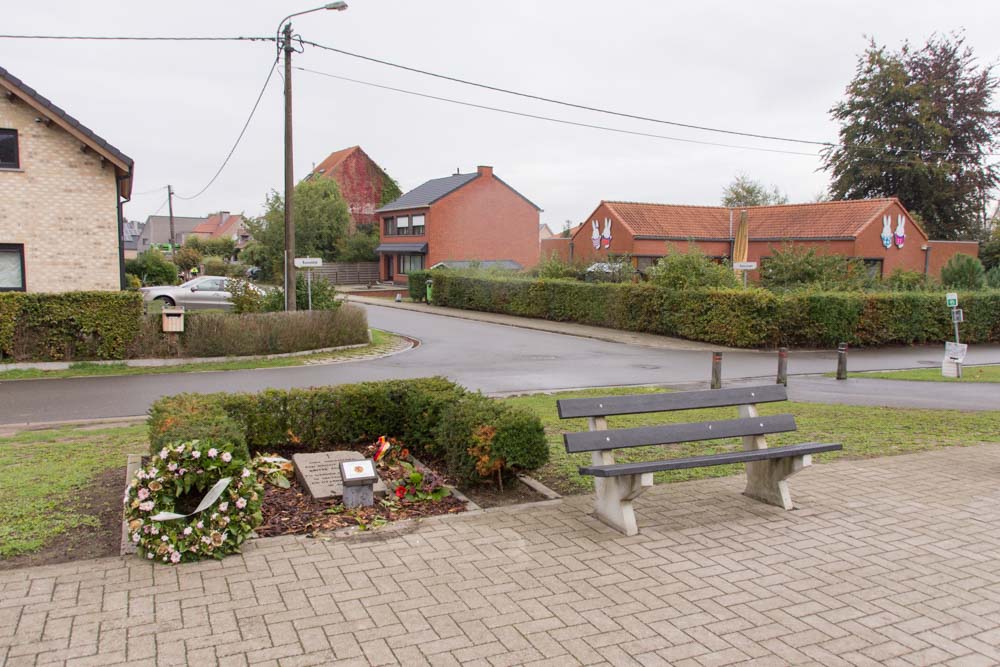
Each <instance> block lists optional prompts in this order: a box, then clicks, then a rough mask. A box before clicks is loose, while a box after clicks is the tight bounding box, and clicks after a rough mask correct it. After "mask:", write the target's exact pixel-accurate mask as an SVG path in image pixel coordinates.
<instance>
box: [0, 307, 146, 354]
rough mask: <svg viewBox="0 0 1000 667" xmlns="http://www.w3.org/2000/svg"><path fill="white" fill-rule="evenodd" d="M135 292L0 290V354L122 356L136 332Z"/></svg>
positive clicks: (138, 311) (137, 325) (137, 324)
mask: <svg viewBox="0 0 1000 667" xmlns="http://www.w3.org/2000/svg"><path fill="white" fill-rule="evenodd" d="M141 317H142V296H141V295H140V294H138V293H136V292H66V293H64V294H40V293H39V294H35V293H24V292H3V293H0V356H3V357H13V358H14V359H31V360H38V361H43V360H62V359H123V358H124V357H125V351H126V349H127V348H128V346H129V344H130V343H131V342H132V341H133V340H135V338H136V336H137V335H138V333H139V323H140V318H141Z"/></svg>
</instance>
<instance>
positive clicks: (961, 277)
mask: <svg viewBox="0 0 1000 667" xmlns="http://www.w3.org/2000/svg"><path fill="white" fill-rule="evenodd" d="M941 283H942V284H943V285H944V286H945V287H948V288H951V289H968V290H977V289H982V288H983V287H984V286H985V285H986V271H985V270H984V269H983V263H982V262H980V261H979V260H978V259H976V258H975V257H973V256H971V255H965V254H962V253H958V254H955V255H952V256H951V259H949V260H948V262H947V263H946V264H945V265H944V266H943V267H941Z"/></svg>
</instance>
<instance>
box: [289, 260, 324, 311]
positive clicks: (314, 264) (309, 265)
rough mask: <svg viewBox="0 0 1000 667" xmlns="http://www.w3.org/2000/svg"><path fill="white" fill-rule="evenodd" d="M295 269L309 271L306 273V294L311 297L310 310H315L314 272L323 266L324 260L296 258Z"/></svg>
mask: <svg viewBox="0 0 1000 667" xmlns="http://www.w3.org/2000/svg"><path fill="white" fill-rule="evenodd" d="M294 264H295V268H297V269H308V271H306V293H307V294H308V295H309V310H312V309H313V283H312V276H313V272H312V270H313V269H315V268H318V267H320V266H323V260H322V258H320V257H296V258H295V261H294Z"/></svg>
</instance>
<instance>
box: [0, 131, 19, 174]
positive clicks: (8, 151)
mask: <svg viewBox="0 0 1000 667" xmlns="http://www.w3.org/2000/svg"><path fill="white" fill-rule="evenodd" d="M20 168H21V161H20V160H19V159H18V156H17V130H3V129H0V169H20Z"/></svg>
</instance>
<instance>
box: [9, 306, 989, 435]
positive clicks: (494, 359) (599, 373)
mask: <svg viewBox="0 0 1000 667" xmlns="http://www.w3.org/2000/svg"><path fill="white" fill-rule="evenodd" d="M366 310H367V311H368V317H369V322H370V324H371V326H373V327H376V328H379V329H386V330H389V331H395V332H398V333H402V334H407V335H409V336H413V337H415V338H417V339H419V340H420V341H421V345H420V346H419V347H417V348H416V349H414V350H412V351H409V352H405V353H403V354H398V355H395V356H391V357H386V358H383V359H376V360H371V361H358V362H350V363H340V364H330V365H326V366H299V367H290V368H269V369H258V370H248V371H226V372H206V373H176V374H163V375H145V376H144V375H133V376H119V377H93V378H68V379H61V380H20V381H9V382H0V424H22V423H38V422H48V421H68V420H77V419H94V418H113V417H128V416H135V415H142V414H144V413H145V412H146V410H147V409H148V408H149V406H150V404H151V403H152V402H153V401H155V400H156V399H157V398H159V397H161V396H165V395H170V394H176V393H180V392H201V393H206V392H215V391H260V390H263V389H268V388H277V389H286V388H291V387H309V386H318V385H330V384H341V383H348V382H359V381H363V380H381V379H391V378H411V377H423V376H428V375H444V376H447V377H449V378H451V379H453V380H455V381H457V382H459V383H461V384H463V385H465V386H467V387H470V388H473V389H479V390H481V391H483V392H487V393H517V392H526V391H539V390H558V389H572V388H579V387H595V386H610V385H639V384H666V385H683V384H686V383H692V382H706V381H707V380H708V378H709V375H710V366H711V355H710V353H708V352H697V351H676V350H661V349H651V348H646V347H638V346H631V345H624V344H621V343H612V342H605V341H598V340H593V339H589V338H580V337H575V336H566V335H561V334H555V333H548V332H541V331H533V330H528V329H521V328H516V327H510V326H503V325H497V324H489V323H484V322H477V321H472V320H465V319H456V318H451V317H442V316H438V315H430V314H425V313H418V312H411V311H405V310H399V309H395V308H391V307H379V306H368V307H366ZM941 353H942V351H941V348H940V346H934V347H923V348H921V347H917V348H902V349H891V350H871V351H868V350H863V351H856V352H852V353H851V357H850V369H851V370H852V371H856V370H877V369H891V368H913V367H920V366H938V365H940V358H941ZM968 362H969V363H993V362H1000V346H980V347H977V348H973V350H972V351H971V352H970V356H969V359H968ZM776 365H777V355H776V354H775V353H764V352H752V351H751V352H742V351H741V352H726V353H725V354H724V357H723V378H724V379H725V380H726V381H729V382H734V381H739V380H740V379H741V378H750V377H760V376H771V377H773V374H774V372H775V369H776ZM835 366H836V352H834V351H829V352H826V351H821V352H793V353H791V354H790V356H789V373H790V374H810V373H811V374H815V373H824V372H830V371H833V370H834V369H835ZM873 382H874V384H872V383H873ZM789 385H790V386H789V389H790V393H791V394H792V397H793V398H795V399H798V400H818V401H823V402H845V403H846V402H849V403H857V404H864V405H912V406H914V407H948V408H960V409H963V408H964V409H979V410H984V409H1000V386H998V385H947V386H943V385H940V384H936V383H911V382H907V383H900V382H888V381H886V382H876V381H863V380H849V381H847V382H836V381H835V380H829V379H825V378H818V377H809V378H793V379H792V380H791V381H790V383H789Z"/></svg>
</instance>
